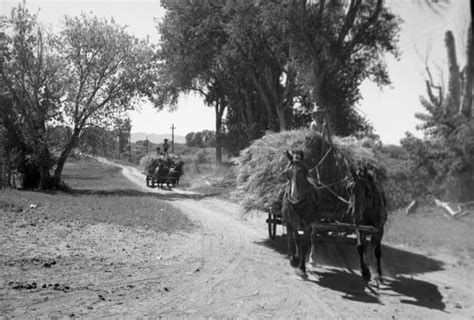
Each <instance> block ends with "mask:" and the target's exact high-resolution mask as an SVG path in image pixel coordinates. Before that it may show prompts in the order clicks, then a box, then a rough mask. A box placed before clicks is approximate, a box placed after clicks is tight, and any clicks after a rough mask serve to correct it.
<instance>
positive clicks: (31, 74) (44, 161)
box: [0, 3, 64, 189]
mask: <svg viewBox="0 0 474 320" xmlns="http://www.w3.org/2000/svg"><path fill="white" fill-rule="evenodd" d="M6 26H7V29H8V31H9V32H8V35H9V36H7V37H6V38H4V40H5V41H4V43H3V45H2V48H1V49H2V57H3V59H2V61H1V62H2V64H1V66H0V73H1V76H2V80H3V84H4V85H5V88H6V91H7V92H8V95H9V96H10V97H11V99H12V104H11V108H10V109H9V110H8V113H9V114H10V117H9V119H8V122H9V129H10V130H11V132H15V134H16V135H17V138H18V139H19V140H20V141H18V142H19V146H21V150H19V153H20V154H21V158H22V160H23V163H26V164H27V165H28V166H29V167H30V168H31V170H28V172H24V173H25V177H26V179H29V178H28V176H29V174H30V173H31V175H33V176H38V177H39V178H38V179H37V180H38V181H36V183H35V181H32V182H31V184H37V186H38V187H39V188H42V189H44V188H47V187H48V186H49V169H50V168H51V167H52V165H53V159H52V157H51V154H50V152H49V149H48V139H47V123H48V122H49V121H52V120H54V119H55V118H57V117H58V116H59V104H60V99H61V97H62V95H63V94H64V91H63V86H62V83H61V81H60V74H61V72H62V70H63V67H64V65H63V64H62V59H60V57H59V56H58V53H57V51H55V50H54V49H53V44H54V43H55V40H56V39H55V38H54V36H53V35H51V34H50V33H48V32H47V31H46V30H45V29H44V28H42V27H41V26H40V25H39V24H38V22H37V17H36V15H34V14H31V13H30V12H29V11H28V10H27V9H26V7H25V5H24V3H23V4H19V5H18V6H17V7H15V8H13V9H12V11H11V15H10V18H9V20H8V21H7V23H6ZM34 180H36V178H35V179H34Z"/></svg>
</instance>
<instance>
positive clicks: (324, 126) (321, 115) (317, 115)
mask: <svg viewBox="0 0 474 320" xmlns="http://www.w3.org/2000/svg"><path fill="white" fill-rule="evenodd" d="M311 117H312V119H313V121H312V122H311V124H310V125H309V128H310V129H311V130H312V131H314V132H317V133H319V134H320V135H321V136H322V138H323V139H324V140H326V141H327V142H329V143H330V144H332V139H331V132H330V130H329V124H328V121H327V117H326V112H325V111H324V110H323V109H322V108H321V107H318V106H316V107H315V108H314V110H313V112H312V113H311Z"/></svg>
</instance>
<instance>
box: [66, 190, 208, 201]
mask: <svg viewBox="0 0 474 320" xmlns="http://www.w3.org/2000/svg"><path fill="white" fill-rule="evenodd" d="M162 191H163V193H157V192H152V191H150V192H145V191H140V190H136V189H106V190H97V189H95V190H93V189H74V190H71V194H74V195H99V196H127V197H153V198H156V199H159V200H166V201H173V200H182V199H193V200H200V199H204V198H207V197H212V196H214V195H213V194H193V193H177V192H174V191H173V190H167V189H162Z"/></svg>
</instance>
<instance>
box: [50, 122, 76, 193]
mask: <svg viewBox="0 0 474 320" xmlns="http://www.w3.org/2000/svg"><path fill="white" fill-rule="evenodd" d="M78 138H79V131H78V130H75V131H74V132H73V134H72V136H71V139H70V140H69V142H68V143H67V144H66V147H65V148H64V150H63V151H62V152H61V155H60V156H59V159H58V163H57V165H56V169H55V170H54V176H53V186H54V187H56V188H60V187H61V175H62V173H63V169H64V165H65V164H66V160H67V158H68V157H69V155H70V154H71V151H72V149H73V148H74V147H75V146H76V143H77V141H78Z"/></svg>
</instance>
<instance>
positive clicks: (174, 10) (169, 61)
mask: <svg viewBox="0 0 474 320" xmlns="http://www.w3.org/2000/svg"><path fill="white" fill-rule="evenodd" d="M162 5H163V7H164V8H165V9H166V10H167V13H166V15H165V17H164V19H163V21H162V22H161V23H160V25H159V31H160V34H161V47H160V50H159V54H158V55H159V59H160V62H161V67H162V70H161V72H160V74H161V78H160V80H161V81H160V86H159V87H157V88H156V89H157V95H156V96H157V98H156V99H155V100H154V101H155V106H156V107H157V108H160V109H162V108H164V107H165V105H175V104H176V103H177V101H178V97H179V95H180V94H186V93H189V92H191V91H195V92H198V93H199V94H201V95H203V97H204V101H205V103H206V104H207V105H209V106H213V107H214V110H215V114H216V118H215V121H216V130H215V135H216V161H217V163H220V162H221V161H222V151H221V149H222V147H221V142H222V141H221V131H222V117H223V115H224V111H225V110H226V108H227V106H228V101H227V99H226V96H225V92H226V84H227V83H228V82H227V78H228V74H227V73H228V72H227V70H225V69H224V68H223V67H222V65H221V63H220V61H219V53H220V52H221V50H222V49H223V45H224V44H225V42H226V37H227V35H226V33H225V32H224V29H223V27H224V23H223V22H224V21H225V20H226V19H227V16H228V15H227V14H226V12H225V11H223V10H222V8H223V7H224V4H223V3H219V2H217V1H216V2H212V3H211V2H210V3H209V4H204V3H199V2H195V1H187V2H186V1H182V2H177V1H163V2H162Z"/></svg>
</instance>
